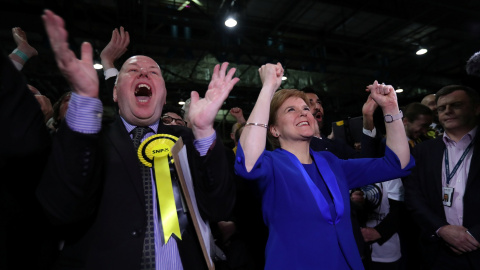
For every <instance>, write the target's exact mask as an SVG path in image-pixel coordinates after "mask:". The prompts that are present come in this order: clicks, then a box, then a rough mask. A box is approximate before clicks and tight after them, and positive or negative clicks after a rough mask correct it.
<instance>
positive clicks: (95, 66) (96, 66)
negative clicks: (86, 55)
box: [93, 63, 103, 69]
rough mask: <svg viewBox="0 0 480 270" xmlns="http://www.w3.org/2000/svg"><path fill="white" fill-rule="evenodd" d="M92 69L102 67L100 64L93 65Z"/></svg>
mask: <svg viewBox="0 0 480 270" xmlns="http://www.w3.org/2000/svg"><path fill="white" fill-rule="evenodd" d="M93 68H94V69H102V68H103V66H102V64H99V63H95V64H93Z"/></svg>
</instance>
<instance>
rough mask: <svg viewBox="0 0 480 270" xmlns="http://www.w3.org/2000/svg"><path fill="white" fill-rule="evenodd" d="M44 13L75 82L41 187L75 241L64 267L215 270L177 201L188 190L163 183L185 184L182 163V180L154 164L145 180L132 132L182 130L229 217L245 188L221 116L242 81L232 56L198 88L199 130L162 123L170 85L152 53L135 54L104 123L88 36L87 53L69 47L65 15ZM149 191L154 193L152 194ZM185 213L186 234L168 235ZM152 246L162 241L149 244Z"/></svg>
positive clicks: (205, 200) (197, 183) (217, 210)
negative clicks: (221, 134)
mask: <svg viewBox="0 0 480 270" xmlns="http://www.w3.org/2000/svg"><path fill="white" fill-rule="evenodd" d="M42 18H43V21H44V24H45V28H46V30H47V33H48V36H49V38H50V43H51V45H52V49H53V51H54V54H55V58H56V61H57V64H58V66H59V68H60V70H61V72H62V73H63V74H64V76H65V77H66V79H67V80H68V81H69V82H70V85H71V87H72V89H73V93H72V97H71V100H70V104H69V108H68V111H67V115H66V118H65V121H64V122H63V123H62V125H61V127H60V128H59V130H58V132H57V134H56V136H55V139H54V145H53V149H52V155H51V157H50V159H49V162H48V164H47V168H46V171H45V174H44V177H43V179H42V182H41V184H40V186H39V188H38V189H37V196H38V198H39V200H40V202H41V203H42V205H43V207H44V208H45V210H46V211H47V213H48V214H49V215H50V218H51V220H52V221H53V222H54V223H55V224H57V225H58V226H60V228H62V229H63V232H64V237H65V245H64V247H63V250H62V253H61V255H60V259H59V260H58V262H57V265H56V267H57V268H58V269H67V268H68V269H70V268H79V269H206V266H207V264H206V263H205V259H204V257H203V254H202V251H201V248H200V243H199V241H198V239H197V236H196V233H195V231H194V227H193V224H192V220H191V217H190V216H189V215H188V213H186V217H185V216H183V215H184V214H185V211H184V210H183V208H182V204H181V203H179V202H178V201H177V198H178V197H179V196H181V195H180V194H179V193H175V191H173V192H170V193H169V194H166V193H168V192H166V190H167V189H161V188H157V187H158V186H159V185H160V184H161V183H167V185H168V183H170V188H173V190H175V181H174V178H175V177H174V174H175V171H174V170H173V169H172V168H170V172H172V174H171V176H172V177H171V178H172V179H169V178H170V177H168V179H167V177H163V176H162V177H159V175H158V174H157V167H156V166H154V168H153V169H152V170H150V169H148V168H147V169H148V171H149V172H151V173H152V174H154V175H155V177H151V176H149V175H147V177H145V178H144V179H142V173H141V172H142V171H145V170H144V169H142V168H143V166H142V165H141V164H140V162H139V157H138V155H137V151H136V149H135V147H134V143H133V141H132V137H133V135H130V134H129V133H130V132H133V133H135V134H137V132H136V131H137V130H139V129H145V130H149V131H148V132H147V133H146V135H143V134H142V135H140V137H138V139H136V138H137V137H136V135H135V137H134V141H138V140H139V139H141V138H142V136H143V140H148V139H151V137H150V138H149V136H150V135H153V134H155V133H157V134H162V136H164V137H169V136H171V135H173V136H175V137H181V138H182V139H183V141H184V144H185V145H186V149H187V156H188V161H189V166H190V171H191V174H192V178H193V183H194V187H195V196H196V201H197V205H198V208H199V210H200V214H201V216H202V218H203V219H205V220H208V221H210V222H217V221H220V220H224V219H226V218H227V216H228V214H229V212H230V211H231V209H232V207H233V204H234V197H235V190H234V185H233V182H232V179H231V175H230V173H229V171H228V164H227V163H226V160H227V159H226V157H225V149H224V147H223V145H222V143H221V141H220V140H219V138H218V137H217V136H216V133H215V130H214V129H213V121H214V118H215V115H216V114H217V112H218V109H219V108H220V107H221V106H222V104H223V101H224V100H225V99H226V98H227V97H228V94H229V92H230V91H231V89H232V88H233V86H234V85H235V84H236V83H237V82H238V78H233V74H234V72H235V69H233V68H232V69H230V70H229V71H228V73H227V67H228V64H227V63H224V64H222V65H221V67H220V65H217V66H215V69H214V71H213V76H212V81H211V82H210V85H209V89H208V91H207V92H206V94H205V98H203V99H199V96H198V93H196V92H192V98H191V100H192V103H191V109H190V119H191V121H192V125H193V128H192V130H190V129H188V128H185V127H181V126H166V125H163V124H162V122H161V121H160V118H161V112H162V106H163V104H165V99H166V89H165V82H164V80H163V77H162V74H161V70H160V68H159V66H158V64H157V63H156V62H155V61H154V60H153V59H151V58H149V57H146V56H133V57H130V58H129V59H128V60H127V61H126V62H125V63H124V65H123V66H122V68H121V70H120V73H119V74H118V80H117V83H116V85H115V88H114V91H113V99H114V101H115V102H117V103H118V107H119V112H118V114H119V115H118V116H117V117H116V119H115V120H114V121H113V122H112V123H107V124H102V121H101V118H102V115H101V113H102V104H101V101H100V100H99V99H98V97H99V94H98V93H99V83H98V76H97V74H96V71H95V70H94V69H93V60H92V47H91V45H90V44H88V43H84V44H82V57H81V60H80V59H77V58H76V57H75V55H74V53H73V52H72V51H71V50H70V49H69V48H68V43H67V32H66V30H65V29H64V22H63V20H62V18H60V17H59V16H57V15H55V14H54V13H53V12H51V11H49V10H46V11H45V13H44V15H43V16H42ZM153 138H155V137H153ZM170 138H171V137H170ZM162 150H163V148H162ZM144 161H145V160H144ZM167 166H168V165H167ZM167 168H168V167H167ZM148 189H152V191H150V192H144V190H147V191H148ZM156 191H157V192H156ZM160 192H162V193H161V194H160ZM172 193H174V194H172ZM165 194H166V195H171V196H172V197H175V200H173V198H172V200H171V201H169V202H167V204H169V203H174V204H173V206H174V208H173V212H168V214H167V215H163V213H164V212H162V211H163V210H162V207H163V206H164V205H165V204H163V203H162V200H164V198H165V197H166V195H165ZM152 195H153V196H152ZM149 196H151V198H149ZM157 200H158V201H159V203H158V205H157ZM158 208H159V209H160V211H158ZM175 209H176V210H177V211H176V212H175ZM190 210H192V209H190ZM176 214H178V221H177V223H179V224H178V226H179V227H180V235H178V234H173V233H172V234H170V233H168V234H166V235H164V233H166V230H167V229H165V228H168V227H167V226H169V225H171V224H173V225H175V224H174V223H167V220H168V217H172V216H177V215H176ZM182 217H185V219H182ZM151 234H153V239H152V242H150V243H147V239H149V238H147V237H146V235H151ZM180 238H181V239H180ZM147 244H150V245H147ZM153 244H154V245H153ZM152 245H153V246H152ZM148 246H150V247H151V248H153V249H152V250H150V251H148ZM152 256H153V258H151V257H152Z"/></svg>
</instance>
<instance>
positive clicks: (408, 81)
mask: <svg viewBox="0 0 480 270" xmlns="http://www.w3.org/2000/svg"><path fill="white" fill-rule="evenodd" d="M0 2H1V4H2V5H1V6H2V9H1V10H0V16H1V18H2V23H1V25H2V27H1V29H0V38H1V41H2V42H1V47H2V49H3V50H4V51H5V52H7V53H8V52H10V51H11V50H13V48H14V47H15V44H14V42H13V39H12V36H11V28H12V27H15V26H20V27H22V29H24V30H25V31H26V32H27V35H28V38H29V41H30V43H31V44H32V45H33V46H34V47H36V48H37V49H38V51H39V56H37V57H35V58H33V59H32V60H31V61H29V62H28V63H27V65H26V66H25V68H24V73H25V74H26V76H27V78H28V80H29V81H30V82H31V83H32V84H34V85H36V86H37V87H38V88H39V89H40V91H42V92H43V93H45V94H46V95H47V96H49V97H50V98H51V99H52V100H53V101H55V100H56V99H57V98H58V97H59V96H60V95H61V94H62V93H63V92H64V91H66V89H68V86H67V85H66V83H65V81H64V80H63V78H62V77H61V76H60V75H59V73H58V69H57V68H56V66H55V63H54V61H53V56H52V54H51V51H50V48H49V46H48V41H47V39H46V37H45V32H44V30H43V25H42V22H41V20H40V16H41V14H42V10H43V9H45V8H49V9H51V10H53V11H54V12H56V13H57V14H59V15H60V16H62V17H63V18H64V19H65V21H66V27H67V29H68V31H69V34H70V44H71V47H72V49H73V50H74V51H76V52H78V48H79V45H80V44H81V42H82V41H89V42H91V43H92V44H93V46H94V48H95V50H96V52H97V57H98V55H99V53H100V51H101V50H102V49H103V47H104V46H105V45H106V44H107V43H108V41H109V40H110V37H111V32H112V30H113V29H114V28H117V27H119V26H124V27H125V29H126V30H127V31H129V33H130V37H131V43H130V46H129V50H128V52H127V53H126V55H125V56H124V57H123V58H122V59H120V60H119V61H118V62H119V63H117V66H120V65H121V62H122V61H123V60H124V59H125V58H126V57H128V56H131V55H134V54H144V55H148V56H151V57H152V58H154V59H155V60H156V61H157V62H158V63H159V64H160V66H161V67H162V69H163V73H164V76H165V80H166V83H167V89H169V90H168V101H167V102H169V103H176V102H178V100H179V99H180V98H183V99H186V98H188V97H189V92H190V91H191V90H198V91H200V92H202V91H204V90H205V89H206V87H207V85H208V79H209V76H210V74H211V70H212V69H213V66H214V64H215V63H219V62H223V61H228V62H230V63H231V65H232V66H235V67H237V68H238V71H237V74H236V75H237V76H239V77H240V79H241V81H240V82H239V84H238V87H235V89H234V90H233V92H232V94H231V97H230V98H229V99H228V100H227V102H226V104H225V108H224V109H230V108H231V107H233V106H241V107H242V108H243V109H244V110H245V112H246V113H248V112H249V110H251V108H252V107H253V104H254V102H255V99H256V96H257V94H258V91H259V89H260V81H259V78H258V75H257V73H256V72H257V69H258V67H259V66H260V65H262V64H264V63H266V62H274V63H275V62H278V61H279V62H281V63H282V64H283V65H284V67H285V68H286V70H287V74H288V77H289V79H288V80H287V81H285V82H284V84H283V85H282V88H302V87H305V86H308V85H310V86H313V88H314V89H316V90H318V91H319V93H320V95H321V96H322V98H323V99H324V103H325V105H326V109H327V111H329V112H330V113H331V114H332V115H330V118H331V119H333V120H339V119H342V118H344V117H346V116H352V117H353V116H357V115H360V109H361V106H362V104H363V101H364V100H365V99H366V94H365V93H364V89H365V86H366V85H367V84H369V83H372V82H373V81H374V80H375V79H377V80H379V81H380V82H385V83H387V84H392V85H394V86H395V87H396V88H399V87H400V88H403V89H404V92H403V93H401V94H398V96H399V100H400V103H401V105H405V104H406V103H408V102H411V101H419V100H420V99H421V98H422V97H423V96H424V95H426V94H428V93H434V92H436V91H437V90H438V89H440V88H441V87H442V86H444V85H448V84H459V83H468V84H471V85H472V86H474V87H477V85H475V84H476V83H477V82H476V80H475V78H471V77H469V76H466V74H465V64H466V61H467V60H468V59H469V58H470V56H471V55H473V54H474V53H475V52H477V51H478V50H480V19H479V15H478V14H480V1H444V0H440V1H438V0H435V1H433V0H432V1H429V0H415V1H413V0H403V1H399V0H390V1H385V0H370V1H369V0H364V1H358V0H346V1H340V0H335V1H334V0H322V1H320V0H319V1H314V0H293V1H292V0H236V1H234V5H233V9H234V11H235V12H237V14H238V21H239V23H238V26H237V27H236V28H234V29H228V28H226V27H225V26H224V24H223V20H224V17H225V14H226V12H227V11H228V10H229V9H231V6H232V5H231V3H232V0H195V1H193V0H192V1H190V2H189V4H188V5H187V6H186V7H185V8H183V9H182V10H179V7H180V6H182V5H183V4H184V3H185V2H186V1H185V0H178V1H170V0H135V1H133V0H83V1H59V0H57V1H55V0H44V1H41V0H1V1H0ZM419 46H424V47H426V48H427V49H428V50H429V52H428V53H427V54H425V55H422V56H417V55H415V51H416V49H417V48H418V47H419ZM99 75H100V76H103V75H102V73H99ZM479 85H480V84H479Z"/></svg>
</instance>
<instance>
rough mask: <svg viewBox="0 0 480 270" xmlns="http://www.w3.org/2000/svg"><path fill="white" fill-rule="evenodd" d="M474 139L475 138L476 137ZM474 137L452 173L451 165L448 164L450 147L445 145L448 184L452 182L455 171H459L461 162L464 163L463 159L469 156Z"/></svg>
mask: <svg viewBox="0 0 480 270" xmlns="http://www.w3.org/2000/svg"><path fill="white" fill-rule="evenodd" d="M474 139H475V138H474ZM474 139H473V140H472V141H471V142H470V144H469V145H468V146H467V148H466V149H465V151H463V154H462V156H461V157H460V159H459V160H458V162H457V164H456V165H455V167H453V171H452V173H450V166H449V165H448V164H449V162H448V149H447V147H445V174H446V177H447V186H448V185H449V184H450V180H452V178H453V176H454V175H455V173H456V172H457V169H458V167H460V164H462V162H463V160H464V159H465V157H466V156H467V154H468V151H470V148H472V145H473V141H474Z"/></svg>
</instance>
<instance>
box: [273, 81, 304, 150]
mask: <svg viewBox="0 0 480 270" xmlns="http://www.w3.org/2000/svg"><path fill="white" fill-rule="evenodd" d="M291 97H298V98H301V99H303V100H304V101H305V103H306V104H307V105H308V104H309V103H308V98H307V95H305V93H304V92H303V91H300V90H298V89H282V90H278V91H277V92H276V93H275V94H274V95H273V98H272V102H271V103H270V115H269V120H268V127H269V128H270V127H272V126H274V125H276V124H277V112H278V109H280V107H281V106H282V104H283V103H284V102H285V100H287V99H289V98H291ZM267 138H268V141H269V142H270V144H271V145H272V147H273V148H274V149H276V148H279V147H280V142H279V141H278V138H277V137H275V136H273V134H272V133H271V132H270V129H269V130H268V132H267Z"/></svg>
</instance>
